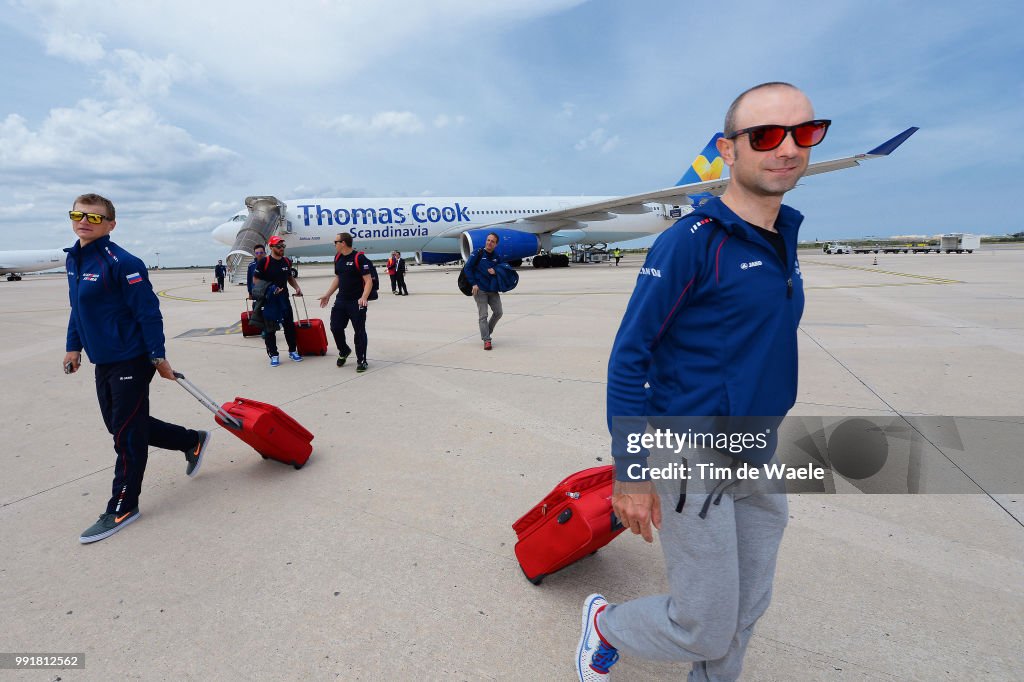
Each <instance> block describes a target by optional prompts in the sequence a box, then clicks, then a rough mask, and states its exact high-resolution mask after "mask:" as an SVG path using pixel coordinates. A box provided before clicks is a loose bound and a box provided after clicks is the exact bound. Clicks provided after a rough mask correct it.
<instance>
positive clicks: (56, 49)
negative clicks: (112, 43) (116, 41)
mask: <svg viewBox="0 0 1024 682" xmlns="http://www.w3.org/2000/svg"><path fill="white" fill-rule="evenodd" d="M46 54H48V55H51V56H53V57H63V58H64V59H70V60H71V61H73V62H82V63H83V64H91V63H93V62H98V61H99V60H101V59H103V56H104V54H106V52H105V50H104V49H103V44H102V43H101V41H100V37H99V36H98V35H88V36H83V35H82V34H80V33H75V32H74V31H60V30H52V31H51V32H50V33H48V34H47V36H46Z"/></svg>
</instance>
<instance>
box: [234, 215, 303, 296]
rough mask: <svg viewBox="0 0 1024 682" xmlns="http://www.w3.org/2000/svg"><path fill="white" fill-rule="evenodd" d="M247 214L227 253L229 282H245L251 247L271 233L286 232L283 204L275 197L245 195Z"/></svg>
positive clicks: (261, 242)
mask: <svg viewBox="0 0 1024 682" xmlns="http://www.w3.org/2000/svg"><path fill="white" fill-rule="evenodd" d="M245 206H246V208H248V209H249V217H248V218H246V219H245V223H243V224H242V227H241V229H239V230H238V234H237V235H236V236H235V243H234V245H233V246H232V247H231V251H230V252H229V253H228V256H227V263H226V265H227V270H228V277H229V278H230V281H231V282H236V281H237V282H238V283H239V284H243V283H245V273H246V270H247V269H248V267H249V263H250V262H251V261H252V257H253V256H252V250H253V249H254V248H255V247H256V246H258V245H260V244H264V245H265V244H266V243H267V241H268V240H269V239H270V238H271V237H273V236H274V235H275V234H280V233H282V232H287V231H288V230H287V224H288V223H287V219H286V218H285V210H286V209H287V206H286V205H285V204H284V203H282V202H281V201H278V199H277V198H276V197H246V198H245Z"/></svg>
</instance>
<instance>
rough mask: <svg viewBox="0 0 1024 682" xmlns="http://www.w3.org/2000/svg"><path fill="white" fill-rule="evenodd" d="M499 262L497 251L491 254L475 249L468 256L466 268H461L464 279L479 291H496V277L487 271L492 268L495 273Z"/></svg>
mask: <svg viewBox="0 0 1024 682" xmlns="http://www.w3.org/2000/svg"><path fill="white" fill-rule="evenodd" d="M500 262H501V256H499V255H498V250H497V249H495V250H494V252H493V253H487V249H482V248H481V249H477V250H476V251H475V252H474V253H472V254H470V256H469V259H468V260H467V261H466V266H465V267H464V268H463V269H464V270H465V271H466V279H468V280H469V283H470V284H475V285H476V286H478V287H480V290H481V291H490V292H495V291H498V290H499V289H500V282H499V281H498V276H497V275H492V274H491V273H489V272H487V270H488V269H489V268H494V271H495V272H497V271H498V268H497V265H498V263H500Z"/></svg>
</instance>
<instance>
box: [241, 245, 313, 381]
mask: <svg viewBox="0 0 1024 682" xmlns="http://www.w3.org/2000/svg"><path fill="white" fill-rule="evenodd" d="M267 244H268V246H269V247H270V255H269V256H266V257H265V258H263V260H258V261H256V267H255V268H254V269H253V273H252V280H253V288H254V289H255V288H256V286H257V285H258V284H259V283H260V282H266V283H267V287H266V296H265V298H266V305H264V307H263V318H264V319H265V320H267V321H268V322H269V321H270V320H271V319H280V320H281V327H283V328H284V340H285V343H287V344H288V357H289V358H290V359H291V360H292V361H293V362H302V356H301V355H299V351H298V345H297V341H296V339H295V319H294V317H293V316H292V304H291V301H289V300H288V285H289V284H290V285H291V286H292V288H293V289H295V295H296V296H302V289H301V288H300V287H299V283H298V282H296V281H295V278H294V277H292V263H291V261H290V260H288V259H287V258H285V257H284V239H282V238H281V237H278V236H273V237H271V238H270V241H269V242H267ZM274 329H275V328H273V327H264V329H263V342H264V344H266V347H267V355H268V356H269V357H270V366H271V367H277V366H279V365H280V364H281V356H280V355H278V352H277V332H276V331H274Z"/></svg>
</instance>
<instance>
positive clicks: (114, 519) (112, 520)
mask: <svg viewBox="0 0 1024 682" xmlns="http://www.w3.org/2000/svg"><path fill="white" fill-rule="evenodd" d="M137 518H139V508H138V507H136V508H135V509H132V510H131V511H130V512H125V513H124V514H118V513H116V512H115V513H112V514H100V518H98V519H97V520H96V523H94V524H92V525H91V526H89V527H88V528H86V529H85V530H84V531H82V537H80V538H78V541H79V542H81V543H82V544H83V545H87V544H89V543H90V542H99V541H100V540H102V539H104V538H109V537H110V536H111V535H113V534H114V533H116V532H117V531H119V530H121V529H122V528H124V527H125V526H127V525H128V524H129V523H131V522H132V521H134V520H135V519H137Z"/></svg>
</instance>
